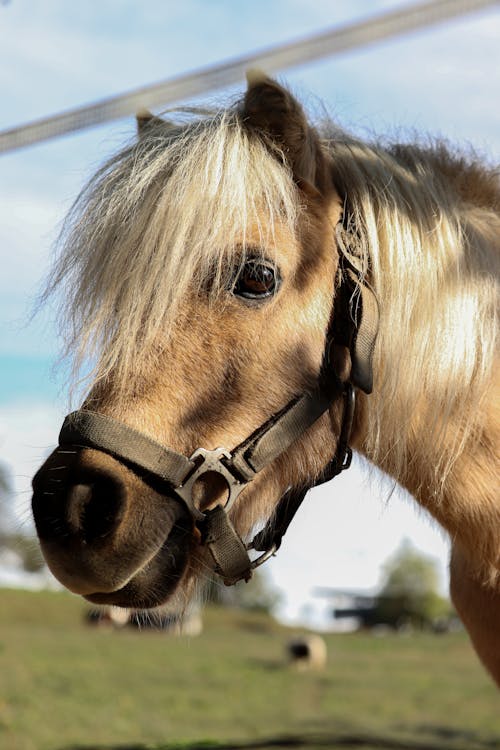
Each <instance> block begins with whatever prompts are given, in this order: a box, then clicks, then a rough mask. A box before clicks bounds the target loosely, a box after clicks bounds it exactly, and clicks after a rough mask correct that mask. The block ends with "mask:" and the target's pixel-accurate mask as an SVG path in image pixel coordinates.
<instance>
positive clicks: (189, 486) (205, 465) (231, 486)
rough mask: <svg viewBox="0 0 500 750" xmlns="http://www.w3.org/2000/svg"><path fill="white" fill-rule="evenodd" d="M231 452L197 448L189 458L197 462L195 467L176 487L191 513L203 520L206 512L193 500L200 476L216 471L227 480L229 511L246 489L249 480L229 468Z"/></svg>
mask: <svg viewBox="0 0 500 750" xmlns="http://www.w3.org/2000/svg"><path fill="white" fill-rule="evenodd" d="M231 459H232V456H231V453H230V451H228V450H226V449H225V448H215V450H207V449H206V448H197V450H195V452H194V453H193V454H192V455H191V456H190V458H189V460H190V461H192V462H193V463H194V464H195V469H194V471H192V472H191V473H190V474H188V476H187V477H186V478H185V479H184V480H183V482H182V484H181V485H180V486H178V487H175V488H174V489H175V493H176V494H177V495H179V497H180V498H181V499H182V500H184V502H185V503H186V505H187V506H188V508H189V510H190V512H191V515H192V516H193V517H194V518H195V519H197V520H199V521H201V520H202V519H203V518H205V514H204V513H202V512H201V511H200V510H199V509H198V508H197V507H196V505H195V504H194V501H193V487H194V485H195V484H196V482H197V481H198V479H199V478H200V477H202V476H203V475H204V474H208V472H214V473H215V474H219V476H221V477H223V479H224V480H225V482H226V485H227V489H228V491H229V495H228V498H227V500H226V502H225V504H224V510H225V511H226V512H227V511H228V510H229V509H230V508H231V507H232V506H233V504H234V501H235V500H236V498H237V497H238V495H239V494H240V492H241V491H242V490H244V489H245V486H246V485H247V482H248V481H249V480H246V481H245V480H243V481H241V480H240V479H239V478H238V477H236V476H235V474H234V473H233V472H232V471H231V470H230V469H229V468H228V467H229V466H230V465H231V463H230V462H231Z"/></svg>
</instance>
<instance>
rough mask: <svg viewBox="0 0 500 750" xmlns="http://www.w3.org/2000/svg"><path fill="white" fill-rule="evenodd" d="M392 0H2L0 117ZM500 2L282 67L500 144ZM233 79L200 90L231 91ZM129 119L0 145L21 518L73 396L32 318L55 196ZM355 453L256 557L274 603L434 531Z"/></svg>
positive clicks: (287, 613) (6, 413)
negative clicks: (4, 150) (271, 554)
mask: <svg viewBox="0 0 500 750" xmlns="http://www.w3.org/2000/svg"><path fill="white" fill-rule="evenodd" d="M404 5H409V3H407V2H403V1H402V0H399V1H396V0H338V1H337V2H333V1H332V0H266V2H264V0H253V2H251V3H249V2H247V0H212V1H209V0H205V2H204V1H203V0H183V2H182V3H181V2H173V1H172V0H164V1H163V2H161V0H144V2H140V3H139V2H131V1H128V0H105V1H104V0H87V2H85V3H67V2H64V0H31V1H30V2H26V0H11V1H10V2H6V3H5V2H4V3H2V4H0V91H1V96H2V107H1V108H0V130H2V129H6V128H9V127H12V126H15V125H18V124H20V123H24V122H27V121H29V120H32V119H36V118H39V117H43V116H46V115H50V114H53V113H56V112H59V111H62V110H66V109H68V108H71V107H73V106H77V105H81V104H85V103H90V102H93V101H95V100H98V99H100V98H103V97H107V96H110V95H113V94H118V93H121V92H124V91H127V90H129V89H133V88H134V87H138V86H143V85H147V84H149V83H153V82H156V81H159V80H163V79H166V78H169V77H171V76H175V75H178V74H181V73H185V72H187V71H191V70H194V69H196V68H199V67H204V66H207V65H209V64H212V63H218V62H221V61H223V60H226V59H230V58H232V57H235V56H240V55H243V54H249V53H252V52H255V51H257V50H259V49H263V48H266V47H270V46H273V45H276V44H279V43H283V42H287V41H290V40H293V39H297V38H301V37H304V36H307V35H308V34H312V33H316V32H320V31H322V30H324V29H326V28H331V27H335V26H340V25H342V24H345V23H351V22H353V21H356V20H359V19H362V18H367V17H369V16H371V15H375V14H377V13H381V12H384V11H387V10H390V9H393V8H396V7H403V6H404ZM499 39H500V13H499V9H498V5H497V6H496V7H495V8H489V9H487V10H483V11H481V12H478V13H476V14H474V15H471V16H468V17H465V18H462V19H460V20H453V21H451V22H449V23H447V24H445V25H439V26H436V27H434V28H432V29H426V30H423V31H419V32H418V33H412V34H409V35H406V36H404V37H400V38H399V39H395V40H390V41H385V42H383V43H378V44H374V45H371V46H370V47H366V48H365V49H362V50H357V51H351V52H349V53H344V54H342V55H341V56H339V57H334V58H331V59H326V60H323V61H321V62H317V63H314V64H309V65H307V66H301V67H297V68H294V69H290V70H288V71H283V72H282V73H281V74H280V80H282V81H284V82H286V83H287V85H289V86H290V87H291V88H292V90H293V91H294V92H295V93H296V95H297V96H298V97H299V98H300V99H301V101H302V102H303V103H304V105H305V107H306V109H307V110H308V111H309V112H311V113H312V115H313V116H314V114H315V113H316V114H321V113H322V112H323V111H324V110H326V111H327V112H328V113H329V114H330V116H332V117H333V118H334V119H335V120H337V121H338V122H339V123H340V124H341V125H343V126H344V127H347V128H348V129H351V130H353V131H354V132H356V133H357V134H359V135H362V136H364V137H372V136H373V135H374V134H379V135H382V136H385V137H394V138H398V139H404V140H412V139H413V138H415V136H416V135H418V136H419V137H422V136H424V137H425V134H427V133H429V134H432V135H435V136H439V137H444V138H446V139H447V140H448V141H450V142H453V143H457V144H459V145H461V146H463V147H468V146H469V145H471V144H472V145H473V147H474V148H475V149H476V150H477V151H478V152H479V153H480V154H482V155H483V156H484V158H485V159H486V160H487V161H489V162H490V163H493V162H495V163H498V160H499V154H500V108H499V107H498V94H499V91H500V45H499ZM242 90H243V81H242V83H241V86H239V87H233V88H232V89H231V90H228V91H223V92H218V93H217V94H211V95H210V96H207V97H205V98H201V99H197V100H196V103H201V102H204V103H210V104H213V103H218V104H219V103H223V102H225V101H232V100H233V99H234V97H235V96H237V95H238V94H239V93H241V91H242ZM134 125H135V124H134V122H133V119H132V118H127V119H123V120H119V121H117V122H114V123H110V124H107V125H105V126H101V127H99V128H94V129H92V130H90V131H85V132H82V133H79V134H73V135H69V136H66V137H63V138H61V139H59V140H57V141H52V142H47V143H44V144H39V145H36V146H32V147H30V148H26V149H24V150H19V151H17V152H13V153H11V154H6V155H3V156H0V256H1V257H0V269H1V270H0V461H1V462H2V463H3V464H4V465H5V466H7V468H8V470H9V471H10V473H11V476H12V481H13V485H14V489H15V496H16V498H15V504H16V509H17V515H18V519H19V523H20V524H21V525H22V527H23V528H25V529H26V530H29V529H30V527H31V526H30V525H31V520H30V511H29V499H30V491H29V487H30V477H31V475H32V474H33V472H34V470H35V469H36V467H37V465H38V464H40V463H41V462H42V461H43V458H44V456H45V455H47V453H48V452H49V451H50V450H51V448H52V447H53V445H54V444H55V442H56V440H57V432H58V428H59V424H60V421H61V419H62V417H63V415H64V414H65V413H66V411H67V410H68V408H69V403H68V396H67V391H66V388H65V369H64V367H63V366H62V365H61V364H60V363H58V355H59V353H60V349H61V340H60V337H59V334H58V331H57V328H56V327H55V324H54V311H53V309H50V308H48V307H47V308H44V309H43V310H42V311H41V312H39V313H38V314H37V315H36V316H35V317H33V316H32V313H33V311H34V308H35V303H36V299H37V295H38V293H39V291H40V288H41V283H42V279H43V278H44V277H45V276H46V275H47V274H48V273H49V269H50V261H51V257H52V253H53V249H52V248H53V244H54V240H55V238H56V237H57V233H58V229H59V227H60V225H61V222H62V220H63V218H64V215H65V213H66V211H67V210H68V208H69V206H70V205H71V203H72V201H73V200H74V198H75V197H76V195H77V193H78V191H79V189H80V188H81V186H82V184H83V182H84V181H85V179H86V178H87V177H89V176H90V175H91V174H92V172H93V171H94V170H95V169H96V167H97V166H98V165H99V164H100V163H101V162H102V161H103V160H104V159H105V158H106V157H107V156H108V155H110V154H111V153H112V152H114V151H115V150H116V149H117V148H119V147H120V146H121V145H123V144H124V143H125V142H127V141H128V140H130V139H131V138H132V137H133V134H134ZM393 490H394V487H393V483H392V482H391V481H390V480H388V479H384V478H382V477H380V476H378V475H377V474H376V473H375V472H374V471H373V470H370V469H369V467H367V466H366V464H364V463H363V462H362V461H361V460H356V461H355V465H354V468H353V469H351V470H350V472H348V473H347V474H346V475H345V476H343V477H341V478H339V479H337V480H335V482H334V483H330V484H329V485H326V486H323V487H321V488H319V489H317V490H315V491H313V492H312V493H311V494H310V496H309V498H308V500H307V501H306V503H305V504H304V506H303V508H302V509H301V511H300V513H299V517H298V519H297V520H296V521H295V523H294V524H293V525H292V528H291V529H290V531H289V532H288V534H287V537H286V538H285V540H284V543H283V547H282V550H280V553H279V555H278V556H277V557H276V558H275V559H273V560H272V561H271V562H270V563H269V564H268V572H267V575H268V576H269V577H270V580H271V581H272V582H273V585H275V586H277V587H279V588H280V589H281V590H283V591H284V592H285V597H284V604H283V608H282V613H281V614H282V616H283V617H285V618H287V619H288V620H289V621H297V620H298V619H300V618H302V619H303V618H304V617H305V618H306V619H307V618H309V620H311V619H314V618H316V619H318V618H321V617H323V620H324V613H323V614H322V613H321V611H320V610H321V609H322V607H323V608H324V606H326V605H325V603H324V602H323V603H322V602H320V601H318V600H317V599H315V598H314V597H312V596H311V592H312V591H313V590H314V588H315V587H318V586H332V587H339V588H344V589H353V588H355V589H369V588H371V587H374V586H376V585H377V583H378V582H379V581H380V575H381V566H382V564H383V562H384V560H386V559H387V557H388V556H390V555H391V554H393V553H394V551H395V550H396V549H397V548H398V546H399V545H400V544H401V541H402V540H403V539H404V538H408V539H410V540H411V541H412V542H413V544H414V545H415V546H417V548H418V549H420V550H422V551H423V552H424V553H426V554H429V555H431V556H433V557H434V558H436V560H437V561H438V564H439V568H440V572H441V578H442V588H443V590H444V588H445V586H446V558H447V541H446V538H445V536H444V534H443V533H442V532H440V531H439V530H437V529H436V528H435V527H434V526H433V525H432V523H431V522H430V521H429V519H427V518H426V517H425V516H424V515H423V514H422V512H420V513H417V512H416V511H415V503H414V502H413V501H412V500H411V498H409V497H408V496H406V495H405V494H404V493H402V492H400V491H398V490H396V491H393Z"/></svg>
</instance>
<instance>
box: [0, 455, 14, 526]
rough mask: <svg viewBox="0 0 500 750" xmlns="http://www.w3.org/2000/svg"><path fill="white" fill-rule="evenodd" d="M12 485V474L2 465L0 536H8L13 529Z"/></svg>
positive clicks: (0, 468)
mask: <svg viewBox="0 0 500 750" xmlns="http://www.w3.org/2000/svg"><path fill="white" fill-rule="evenodd" d="M11 498H12V484H11V479H10V473H9V471H8V469H7V467H6V466H5V464H2V463H0V535H1V536H3V535H5V534H7V533H8V532H9V531H10V530H11V528H12V510H11V507H10V502H11Z"/></svg>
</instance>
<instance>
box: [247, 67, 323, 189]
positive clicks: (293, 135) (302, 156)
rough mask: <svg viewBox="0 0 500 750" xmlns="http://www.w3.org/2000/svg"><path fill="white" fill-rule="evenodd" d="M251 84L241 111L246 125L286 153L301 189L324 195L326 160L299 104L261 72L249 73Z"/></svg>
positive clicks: (248, 79) (250, 71) (253, 70)
mask: <svg viewBox="0 0 500 750" xmlns="http://www.w3.org/2000/svg"><path fill="white" fill-rule="evenodd" d="M247 81H248V88H247V92H246V94H245V98H244V100H243V104H242V111H241V114H242V118H243V122H244V123H245V124H246V125H247V127H250V128H254V129H255V130H257V131H260V132H261V133H263V134H264V135H265V136H267V137H268V138H270V139H271V141H272V142H273V143H275V144H276V145H277V146H278V147H279V148H280V149H281V150H282V151H283V154H284V156H285V158H286V160H287V162H288V164H289V166H290V167H291V169H292V171H293V175H294V177H295V180H296V182H297V183H298V185H299V187H301V188H304V189H306V190H310V189H311V188H312V189H313V190H316V191H317V190H319V191H320V192H322V188H323V183H324V180H325V157H324V156H323V153H322V150H321V146H320V143H319V138H318V136H317V134H316V132H315V130H314V129H313V128H312V127H311V126H310V125H309V124H308V122H307V120H306V116H305V114H304V111H303V109H302V107H301V106H300V104H299V102H298V101H297V100H296V99H295V98H294V97H293V96H292V95H291V94H290V92H289V91H287V90H286V89H284V88H283V87H282V86H280V85H279V84H278V83H276V81H273V80H272V79H271V78H268V77H267V76H266V75H265V73H263V72H262V71H260V70H255V69H252V70H249V71H248V72H247Z"/></svg>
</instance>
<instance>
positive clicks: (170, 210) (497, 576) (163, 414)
mask: <svg viewBox="0 0 500 750" xmlns="http://www.w3.org/2000/svg"><path fill="white" fill-rule="evenodd" d="M137 121H138V137H137V139H136V140H135V141H134V142H133V143H132V144H131V145H129V146H127V147H126V148H124V149H123V150H121V151H120V152H119V153H118V154H117V155H115V156H113V157H112V158H111V159H110V160H109V161H108V162H107V163H106V164H105V165H104V166H103V167H102V168H101V169H99V171H98V172H97V174H96V175H95V176H94V177H93V178H92V179H91V180H90V182H89V183H88V185H87V186H86V187H85V188H84V189H83V191H82V193H81V195H80V196H79V197H78V199H77V201H76V203H75V205H74V206H73V208H72V210H71V211H70V213H69V215H68V218H67V220H66V222H65V225H64V227H63V230H62V234H61V243H62V249H61V252H60V254H59V256H58V259H57V260H56V262H55V266H54V269H53V273H52V276H51V280H50V282H49V284H48V287H47V292H46V294H47V296H50V295H51V294H53V293H54V292H57V293H58V294H59V295H60V296H61V298H62V299H63V304H62V310H61V314H62V320H63V322H64V331H65V335H66V346H67V352H68V353H69V354H71V355H73V356H74V362H75V372H81V368H82V367H85V366H86V367H87V370H88V372H90V374H88V373H87V376H88V378H89V379H90V381H89V385H88V391H87V396H86V397H85V400H84V403H83V409H81V410H79V411H78V412H75V413H74V414H73V415H72V416H70V417H69V418H68V419H67V420H66V422H65V426H64V427H63V430H62V432H61V437H60V445H59V447H58V448H57V449H56V451H54V453H53V454H51V456H49V458H48V459H47V460H46V462H45V463H44V465H43V466H42V467H41V469H40V470H39V471H38V473H37V475H36V476H35V478H34V481H33V487H34V493H33V501H32V506H33V513H34V519H35V523H36V527H37V532H38V535H39V539H40V542H41V547H42V550H43V554H44V556H45V559H46V561H47V563H48V565H49V567H50V569H51V570H52V572H53V573H54V575H55V576H56V577H57V578H58V579H59V580H60V581H61V582H62V583H63V584H64V585H65V586H66V587H67V588H68V589H70V590H71V591H73V592H75V593H77V594H80V595H82V596H84V597H86V598H87V599H88V600H89V601H91V602H93V603H98V604H109V605H116V606H121V607H131V608H134V609H140V608H151V607H156V606H158V605H164V604H165V603H167V602H173V606H175V607H177V609H178V608H179V602H182V601H183V600H184V599H187V598H189V596H190V595H191V594H192V592H193V590H194V588H195V582H196V581H197V580H200V579H202V578H203V577H204V576H206V574H207V571H209V572H210V571H212V570H214V569H215V570H216V571H218V572H219V573H221V571H222V575H223V577H225V579H227V580H226V582H228V583H231V582H232V581H231V580H230V579H232V578H233V577H234V578H238V577H240V578H241V577H245V578H248V577H249V575H251V568H252V567H254V563H251V564H250V565H247V563H246V562H244V563H241V559H243V560H245V559H248V557H246V555H247V552H246V549H247V547H248V546H249V545H248V540H249V539H251V538H252V530H253V529H255V528H256V527H257V526H258V524H259V523H262V521H264V522H265V521H266V520H267V526H266V529H265V534H264V535H265V536H266V535H267V536H269V533H271V532H272V530H273V528H276V527H279V526H281V531H280V533H283V531H284V529H285V528H286V526H287V524H288V523H289V521H290V516H291V514H292V513H293V511H290V510H289V507H290V505H292V506H294V507H295V506H296V505H297V504H298V502H300V501H301V500H302V499H303V497H304V495H305V492H306V490H307V488H309V487H311V486H312V485H314V484H316V483H318V482H320V481H324V480H325V479H328V478H330V477H331V476H333V475H334V474H335V473H338V471H340V470H341V469H343V468H346V467H347V465H348V463H349V456H350V448H351V447H352V449H354V450H356V451H358V452H359V453H361V454H362V455H363V456H365V457H366V458H367V459H368V460H369V461H370V462H372V463H373V464H375V465H376V466H378V467H379V468H380V469H382V470H383V471H384V472H386V473H387V474H389V475H390V476H392V477H393V478H394V479H395V480H397V482H399V483H400V484H401V485H402V486H403V487H405V488H406V489H407V490H408V491H409V492H410V493H411V494H412V495H413V497H414V498H415V499H416V501H417V502H418V503H420V505H421V506H423V508H425V509H426V510H427V511H428V512H429V513H430V514H432V516H433V517H434V518H435V519H436V520H437V522H438V523H439V524H441V526H442V527H443V528H444V529H445V530H446V531H447V532H448V534H449V535H450V538H451V541H452V555H451V565H450V579H451V596H452V599H453V602H454V604H455V606H456V608H457V610H458V612H459V614H460V616H461V618H462V620H463V622H464V623H465V626H466V628H467V630H468V632H469V634H470V637H471V639H472V642H473V644H474V646H475V648H476V650H477V653H478V654H479V657H480V658H481V660H482V661H483V663H484V665H485V666H486V668H487V669H488V670H489V672H490V673H491V675H492V676H493V678H494V679H495V680H496V682H497V683H499V684H500V503H499V502H498V490H497V486H498V484H497V480H498V451H497V446H498V430H499V424H500V420H499V415H498V403H499V399H498V397H497V398H495V396H497V394H498V383H497V379H496V377H495V375H496V372H497V368H495V363H496V361H497V349H496V309H497V294H498V258H499V252H498V251H499V244H500V215H499V208H500V187H499V183H498V172H497V171H495V169H494V168H492V167H488V166H487V165H485V164H482V163H481V162H480V160H479V159H478V158H476V157H475V155H474V154H472V153H471V154H468V155H463V154H460V153H455V152H453V150H452V149H451V148H449V147H447V146H445V145H444V144H443V143H441V142H436V143H431V142H429V143H423V144H404V143H385V142H373V143H368V142H363V141H362V140H360V139H357V138H355V137H353V136H351V135H349V134H348V133H346V132H343V131H342V130H341V129H340V128H339V127H337V126H336V125H334V124H333V123H331V122H323V123H319V124H315V125H313V124H311V123H310V122H309V121H308V118H307V116H306V114H305V112H304V110H303V108H302V106H301V105H300V103H299V102H298V101H297V100H296V98H295V97H294V96H293V95H292V94H291V93H290V92H289V91H288V90H287V89H286V88H284V87H283V86H282V85H280V84H279V83H277V82H276V81H274V80H272V79H270V78H267V77H266V76H265V75H264V74H263V73H260V72H258V71H251V72H250V73H249V75H248V87H247V90H246V92H245V94H244V95H243V96H242V98H241V99H240V100H239V101H238V102H236V103H234V104H232V105H231V106H228V107H227V108H226V109H223V110H218V111H214V112H210V111H206V110H204V111H200V112H198V113H194V114H193V113H192V112H191V113H189V114H188V115H186V114H185V113H184V114H183V113H182V112H181V113H178V114H177V115H176V116H174V117H173V119H172V121H166V120H163V119H161V118H159V117H156V116H154V115H152V114H150V113H148V112H140V113H139V115H138V117H137ZM89 363H90V364H89ZM318 393H319V395H318ZM354 396H356V401H354ZM311 414H312V416H311ZM89 415H90V416H89ZM304 415H306V416H304ZM89 419H90V423H91V424H90V427H89V424H88V421H86V420H89ZM297 424H298V425H299V426H298V427H297ZM249 436H250V437H249ZM348 443H349V446H348V445H347V444H348ZM165 446H168V448H166V447H165ZM220 446H223V448H220ZM235 446H236V447H237V448H235ZM248 446H250V447H251V449H252V451H253V453H252V460H253V465H252V461H251V460H250V458H249V455H250V453H249V448H248ZM200 447H202V448H203V450H202V451H201V452H200V450H199V448H200ZM244 450H246V453H244V452H243V451H244ZM259 452H260V454H262V453H263V454H265V455H264V458H262V456H261V459H262V460H260V463H259V455H260V454H259ZM245 456H246V458H245ZM244 459H245V460H244ZM165 463H166V464H168V466H167V468H162V469H161V470H160V469H159V468H158V467H159V466H160V464H161V466H162V467H163V466H164V464H165ZM179 477H180V479H179ZM187 477H189V479H187ZM283 498H284V499H285V500H284V501H283ZM297 498H298V500H297ZM283 508H285V509H286V512H285V514H284V515H285V516H286V520H285V522H283ZM208 518H210V519H211V521H210V527H209V530H208V532H207V530H206V528H205V529H204V528H203V523H205V522H207V519H208ZM214 518H216V519H217V522H215V521H214V520H213V519H214ZM219 538H222V539H223V540H224V541H223V542H222V543H221V544H219V541H217V540H219ZM254 541H255V540H254ZM279 541H280V537H279V538H278V537H276V538H275V541H274V542H273V544H272V545H270V544H264V545H263V546H261V547H258V545H257V544H254V547H256V548H257V549H259V548H263V549H267V551H268V554H269V553H271V552H273V551H275V549H276V547H277V546H279ZM229 548H230V549H231V553H230V554H229V553H228V554H227V555H226V551H227V549H229ZM233 553H234V555H236V556H238V555H240V558H241V559H240V558H239V561H238V564H237V565H233V564H232V563H230V564H229V566H227V565H226V563H225V561H224V560H223V558H225V557H226V556H227V557H231V558H232V556H233ZM268 554H266V555H264V557H267V556H268ZM318 554H321V551H318ZM225 565H226V568H225V567H224V566H225ZM231 571H232V572H231ZM234 571H236V575H234V576H233V573H234Z"/></svg>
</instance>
